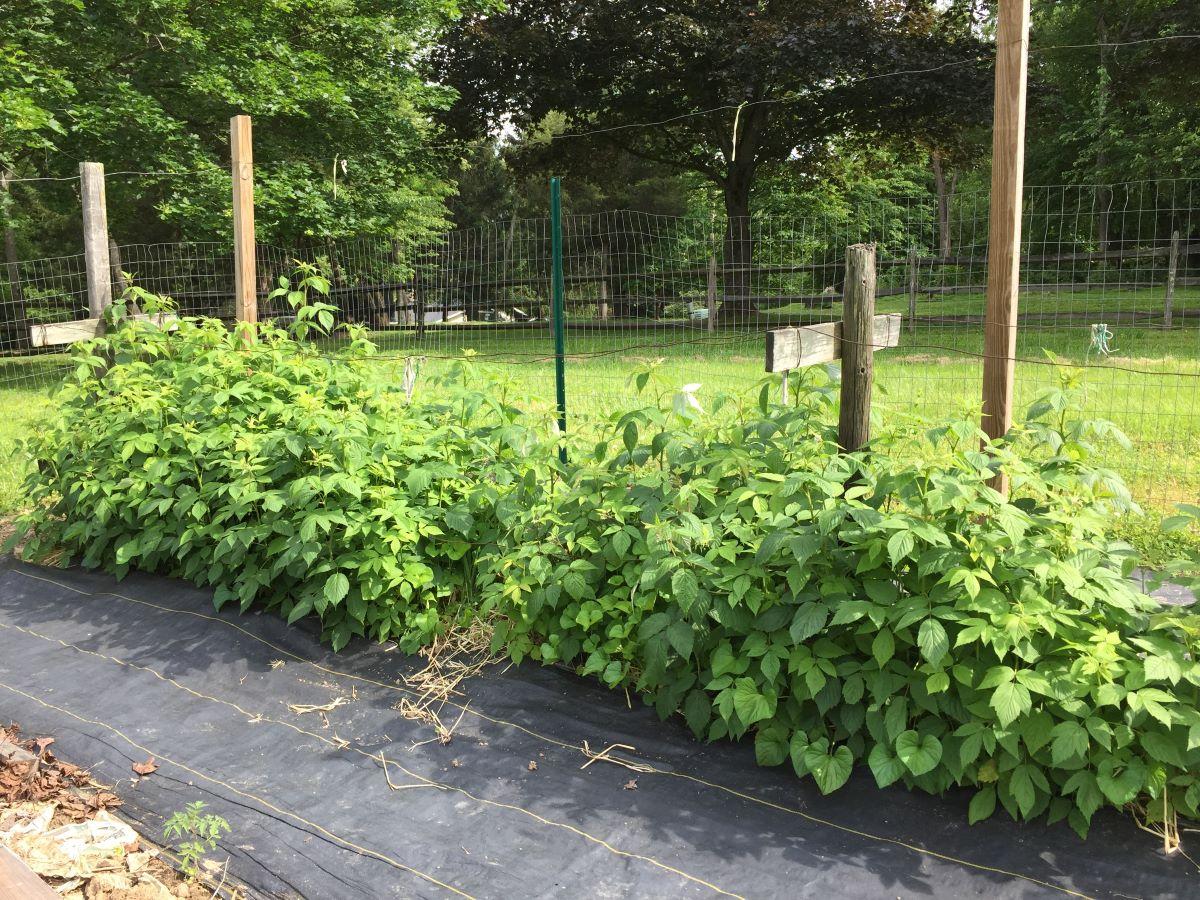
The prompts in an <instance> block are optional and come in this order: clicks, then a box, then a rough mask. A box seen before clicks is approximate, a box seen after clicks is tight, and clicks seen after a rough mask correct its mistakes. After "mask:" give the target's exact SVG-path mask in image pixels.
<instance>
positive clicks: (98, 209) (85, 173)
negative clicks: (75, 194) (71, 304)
mask: <svg viewBox="0 0 1200 900" xmlns="http://www.w3.org/2000/svg"><path fill="white" fill-rule="evenodd" d="M79 194H80V197H81V199H82V201H83V262H84V265H85V267H86V268H87V286H88V312H89V314H90V316H91V318H93V319H97V318H99V317H100V316H102V315H103V314H104V310H105V308H106V307H108V306H110V305H111V304H112V268H111V266H110V263H109V258H108V212H107V210H106V208H105V203H104V165H103V164H102V163H98V162H82V163H80V164H79Z"/></svg>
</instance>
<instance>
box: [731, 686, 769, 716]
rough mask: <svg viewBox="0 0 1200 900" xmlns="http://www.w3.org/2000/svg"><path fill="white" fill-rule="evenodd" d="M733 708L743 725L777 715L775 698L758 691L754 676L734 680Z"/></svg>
mask: <svg viewBox="0 0 1200 900" xmlns="http://www.w3.org/2000/svg"><path fill="white" fill-rule="evenodd" d="M733 708H734V709H735V710H736V711H737V714H738V718H739V719H741V720H742V724H743V725H753V724H754V723H755V722H761V721H762V720H763V719H769V718H771V716H773V715H775V702H774V700H773V699H771V698H768V697H766V696H764V695H763V694H760V693H759V692H758V686H757V685H755V683H754V679H753V678H739V679H738V680H737V681H736V682H734V686H733Z"/></svg>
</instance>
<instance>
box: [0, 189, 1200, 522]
mask: <svg viewBox="0 0 1200 900" xmlns="http://www.w3.org/2000/svg"><path fill="white" fill-rule="evenodd" d="M1198 207H1200V191H1198V185H1197V183H1195V182H1192V181H1186V180H1161V181H1153V182H1137V183H1130V184H1123V185H1101V186H1088V187H1079V186H1069V187H1068V186H1058V187H1032V188H1028V189H1027V190H1026V198H1025V217H1024V227H1023V242H1022V275H1021V296H1020V315H1019V319H1018V323H1017V326H1016V327H1017V351H1016V357H1017V363H1016V371H1017V380H1016V399H1017V404H1018V407H1021V406H1024V405H1026V404H1027V403H1028V402H1029V401H1031V400H1032V398H1033V397H1034V396H1035V395H1036V393H1037V392H1038V391H1039V390H1041V389H1043V388H1045V387H1047V386H1052V385H1054V384H1056V383H1057V382H1058V378H1059V374H1058V370H1057V369H1056V367H1055V365H1054V364H1053V363H1054V362H1055V361H1057V362H1059V363H1062V364H1063V365H1064V366H1065V367H1066V369H1065V370H1066V371H1067V372H1069V373H1070V374H1072V375H1073V377H1074V378H1076V379H1077V380H1078V382H1079V386H1080V390H1081V392H1082V396H1083V398H1084V401H1085V411H1086V413H1087V414H1088V415H1092V416H1096V417H1102V418H1107V419H1111V420H1113V421H1114V422H1116V423H1117V424H1118V425H1119V426H1120V427H1121V428H1122V429H1123V430H1124V431H1125V432H1126V434H1128V435H1129V437H1130V438H1131V439H1132V440H1133V441H1134V444H1135V449H1134V451H1133V452H1129V451H1122V450H1120V449H1118V448H1116V447H1115V446H1114V447H1109V448H1106V449H1105V451H1104V452H1105V457H1104V462H1105V463H1106V464H1108V465H1110V466H1111V467H1112V468H1114V469H1116V470H1117V471H1119V472H1120V473H1121V474H1122V475H1123V476H1124V477H1125V478H1126V479H1127V480H1128V481H1129V482H1130V484H1131V486H1132V488H1133V490H1134V493H1135V496H1136V497H1138V499H1139V500H1141V501H1143V502H1145V503H1149V504H1151V505H1157V506H1166V505H1168V504H1170V503H1171V502H1174V501H1192V502H1194V501H1196V499H1197V498H1198V497H1200V465H1198V464H1197V462H1196V460H1197V459H1200V408H1198V405H1197V393H1198V391H1200V277H1198V276H1200V212H1198ZM987 239H988V198H987V196H986V194H975V193H969V194H966V193H964V194H960V195H958V196H955V197H952V198H946V200H945V202H944V203H942V204H939V203H938V202H937V200H936V199H933V198H929V197H925V196H922V197H919V198H912V199H902V200H895V201H882V200H878V201H872V202H864V203H857V204H846V205H844V206H842V207H840V208H838V209H837V210H836V211H831V212H829V213H826V214H822V215H803V216H802V215H797V216H794V217H788V216H756V217H752V218H750V219H746V220H733V221H727V220H725V219H724V218H723V217H719V216H714V215H708V216H690V217H671V216H658V215H649V214H645V213H637V212H630V211H613V212H606V213H598V214H589V215H568V216H565V217H564V219H563V248H564V253H563V257H564V258H563V263H564V276H565V277H564V281H565V285H566V295H565V326H566V331H567V347H566V352H567V356H568V362H567V376H566V377H567V392H568V393H567V396H568V400H567V404H568V415H569V418H570V421H571V427H575V428H586V427H588V423H589V421H594V420H595V418H596V417H598V416H604V415H609V414H611V413H612V412H613V411H614V410H616V409H620V408H622V407H625V406H628V405H629V404H630V403H632V402H633V393H634V389H633V387H632V385H631V382H630V376H631V374H633V373H636V372H637V371H640V370H642V369H645V368H647V367H649V366H651V365H656V366H657V369H658V371H659V373H660V376H661V378H662V379H664V380H665V381H666V383H668V384H674V385H677V386H678V385H683V384H699V385H700V387H699V389H698V391H697V396H698V397H699V398H700V399H701V401H702V402H703V401H704V399H705V398H706V397H709V398H711V397H712V396H713V394H715V393H716V392H718V391H738V390H749V389H750V388H752V387H753V386H754V385H756V384H757V383H759V382H760V381H761V379H762V378H763V377H764V372H763V368H764V332H765V331H766V330H767V329H769V328H773V327H780V326H783V325H808V324H815V323H820V322H827V321H835V320H839V319H841V318H842V310H841V296H842V288H843V278H844V259H845V249H846V247H847V246H848V245H849V244H852V243H857V242H862V241H870V242H874V243H875V244H876V245H877V248H878V260H879V266H878V270H879V283H878V300H877V312H880V313H883V312H894V313H899V314H901V316H902V317H903V328H902V334H901V339H900V345H899V346H898V347H896V348H891V349H886V350H882V351H880V353H879V354H878V355H877V357H876V376H877V392H876V396H875V406H876V408H877V409H878V410H879V414H880V415H881V416H883V417H887V416H889V415H900V414H904V413H909V412H915V413H919V414H921V415H924V416H926V417H929V418H934V419H941V418H945V417H946V416H948V415H952V414H963V415H974V416H977V415H978V409H979V405H980V397H981V381H982V362H983V360H982V354H983V317H984V306H985V299H984V295H985V285H986V271H987V267H986V253H987ZM550 245H551V234H550V225H549V220H548V219H512V220H508V221H502V222H496V223H494V224H491V225H487V226H482V227H479V228H473V229H467V230H461V231H454V232H450V233H447V234H443V235H439V236H438V237H437V238H435V239H432V240H429V241H426V242H424V243H422V244H418V245H415V246H414V245H407V244H402V243H400V242H398V241H391V240H388V239H385V238H364V239H359V240H353V241H337V242H335V241H323V242H321V241H318V242H314V243H312V244H310V245H308V246H306V247H303V248H281V247H273V246H266V245H260V246H259V248H258V256H257V265H258V288H259V294H260V299H259V304H260V316H262V317H269V316H286V315H287V314H288V312H289V311H288V310H287V309H286V308H285V306H281V305H280V304H279V301H277V300H269V299H268V295H269V293H270V291H271V289H272V288H273V287H274V286H275V284H276V283H277V281H278V278H279V277H280V276H282V275H287V274H289V273H290V272H291V271H292V269H293V268H294V266H295V264H296V261H297V260H307V261H313V262H320V263H321V264H322V265H323V266H324V267H325V270H326V271H327V272H328V274H329V275H330V278H331V282H332V291H331V294H332V300H333V302H335V303H336V304H337V305H338V306H339V307H340V309H341V311H342V317H343V318H344V319H345V320H347V321H353V322H359V323H362V324H365V325H366V326H368V327H369V328H370V329H371V330H372V332H373V337H374V339H375V340H376V341H377V343H378V344H379V345H380V347H381V349H382V352H383V354H384V355H385V356H387V357H392V358H395V359H404V358H410V359H413V360H420V366H421V368H422V370H423V371H424V372H426V373H429V372H433V371H436V370H437V369H438V367H440V366H445V365H447V364H448V362H447V361H448V360H449V359H452V358H456V357H458V356H461V354H462V353H463V352H464V351H467V350H470V351H473V352H474V354H475V358H476V361H477V363H478V364H479V365H480V366H483V367H485V368H489V369H490V370H492V371H493V372H496V373H499V374H501V375H502V376H503V377H504V378H505V379H506V380H508V381H509V382H510V383H511V385H512V391H513V393H512V394H511V396H514V397H518V398H520V399H521V400H523V401H524V402H525V403H526V404H527V405H531V406H533V407H535V408H542V409H545V410H547V411H549V410H551V409H552V407H553V404H554V379H553V353H554V350H553V341H552V336H551V328H550V318H551V293H550V284H551V253H550ZM112 257H113V283H114V290H116V291H119V290H121V288H122V287H123V285H124V284H125V283H126V279H127V277H131V278H132V279H133V280H134V281H135V283H137V284H138V285H139V286H140V287H142V288H145V289H146V290H149V291H152V292H155V293H160V294H165V295H169V296H171V297H172V298H173V299H174V300H175V301H176V302H177V303H178V304H179V305H180V308H181V310H182V311H183V312H184V313H186V314H189V315H210V316H220V317H223V318H227V319H228V318H232V315H233V297H232V283H233V256H232V250H231V247H229V246H225V245H220V244H197V243H187V244H168V245H162V244H160V245H126V246H121V247H116V246H114V247H113V248H112ZM122 273H129V274H128V276H126V275H125V274H122ZM4 274H5V278H4V280H0V325H2V330H0V409H3V408H4V407H5V406H9V407H11V408H17V407H20V408H21V409H31V408H33V407H34V406H36V403H34V401H33V399H31V398H32V397H33V395H34V394H37V395H38V396H40V397H42V398H43V399H42V400H40V401H38V402H41V403H44V402H45V400H44V397H45V390H44V389H45V388H47V387H51V386H52V385H53V384H54V383H56V380H57V379H58V378H59V377H60V374H61V371H62V368H63V366H64V361H65V354H64V348H63V347H61V346H52V347H44V348H38V347H34V346H32V345H31V340H30V334H31V332H32V331H33V330H34V326H36V325H40V324H45V323H52V322H65V321H72V320H75V319H81V318H86V317H87V315H88V312H87V310H88V302H87V279H86V273H85V267H84V262H83V257H82V256H67V257H59V258H56V259H43V260H35V261H31V262H12V263H9V265H7V267H6V269H5V273H4ZM393 371H394V367H392V368H390V369H389V368H388V367H386V366H384V367H381V372H387V373H388V374H387V375H386V376H384V375H381V377H392V373H393ZM0 476H2V473H0Z"/></svg>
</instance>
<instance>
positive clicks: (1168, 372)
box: [0, 288, 1200, 550]
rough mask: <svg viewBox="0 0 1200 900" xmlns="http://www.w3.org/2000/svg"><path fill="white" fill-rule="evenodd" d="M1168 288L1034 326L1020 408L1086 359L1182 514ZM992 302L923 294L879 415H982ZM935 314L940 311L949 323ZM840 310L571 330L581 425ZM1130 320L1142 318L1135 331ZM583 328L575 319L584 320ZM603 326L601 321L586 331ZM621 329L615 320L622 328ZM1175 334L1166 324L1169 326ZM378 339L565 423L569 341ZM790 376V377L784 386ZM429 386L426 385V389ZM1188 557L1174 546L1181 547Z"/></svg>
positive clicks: (736, 370) (19, 397)
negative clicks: (639, 384)
mask: <svg viewBox="0 0 1200 900" xmlns="http://www.w3.org/2000/svg"><path fill="white" fill-rule="evenodd" d="M1098 304H1099V300H1098V299H1097V297H1096V296H1086V295H1084V294H1083V293H1082V292H1079V293H1078V294H1076V295H1063V294H1054V293H1046V294H1038V293H1030V294H1023V295H1022V297H1021V305H1022V311H1023V313H1025V314H1029V315H1037V314H1042V313H1058V314H1064V313H1068V312H1078V313H1084V312H1087V310H1088V309H1089V307H1095V306H1097V305H1098ZM1161 304H1162V296H1161V290H1160V289H1155V290H1146V291H1124V292H1119V293H1115V294H1114V293H1112V292H1109V293H1106V294H1105V308H1106V312H1105V313H1103V314H1098V313H1097V314H1093V315H1090V316H1083V317H1078V318H1075V319H1072V320H1070V321H1067V320H1066V319H1060V321H1059V322H1058V323H1057V324H1056V323H1053V322H1050V323H1048V322H1039V323H1036V324H1034V323H1032V322H1028V323H1027V324H1026V325H1025V326H1024V327H1022V328H1021V330H1020V331H1019V332H1018V350H1017V356H1018V358H1020V359H1022V360H1029V361H1028V362H1019V363H1018V365H1017V379H1016V402H1017V405H1018V408H1023V407H1025V406H1027V405H1028V403H1029V402H1030V401H1031V400H1032V399H1033V398H1034V397H1035V396H1036V395H1037V393H1038V392H1039V391H1040V390H1042V389H1044V388H1046V387H1049V386H1052V385H1054V384H1056V383H1057V381H1058V374H1057V370H1056V368H1055V367H1054V366H1053V365H1052V364H1049V362H1050V361H1049V359H1048V358H1047V357H1046V354H1045V352H1044V351H1046V350H1048V351H1051V352H1052V353H1054V354H1055V355H1056V356H1057V357H1059V358H1061V359H1064V360H1067V361H1069V362H1073V363H1085V362H1086V363H1088V364H1089V365H1091V366H1094V367H1090V368H1086V369H1076V370H1075V371H1077V372H1078V374H1079V377H1080V382H1081V385H1082V389H1083V397H1084V401H1085V414H1087V415H1090V416H1094V417H1098V418H1105V419H1110V420H1112V421H1113V422H1115V423H1116V424H1117V425H1118V426H1119V427H1120V428H1121V429H1122V430H1123V431H1124V432H1125V433H1126V434H1127V435H1128V436H1129V437H1130V439H1131V440H1132V441H1133V442H1134V449H1133V451H1132V452H1128V451H1123V450H1121V449H1120V448H1119V447H1117V446H1115V445H1112V446H1110V447H1107V448H1105V450H1104V454H1103V462H1104V464H1105V465H1108V466H1110V467H1111V468H1113V469H1115V470H1116V471H1118V472H1119V473H1120V474H1121V475H1122V476H1123V477H1124V478H1125V479H1126V481H1127V482H1128V483H1129V484H1130V486H1131V489H1132V490H1133V492H1134V495H1135V497H1137V498H1138V500H1139V501H1140V502H1141V503H1142V504H1143V505H1144V506H1146V507H1147V508H1148V509H1150V510H1158V511H1162V510H1167V509H1169V508H1170V507H1171V505H1172V504H1173V503H1175V502H1178V501H1189V502H1196V500H1197V499H1198V498H1200V321H1198V320H1197V319H1194V318H1193V319H1188V318H1184V317H1181V318H1180V319H1178V320H1177V322H1176V326H1175V327H1174V328H1172V329H1170V330H1164V329H1163V328H1162V327H1161V325H1160V323H1158V322H1143V321H1138V322H1137V323H1136V324H1133V323H1132V319H1131V315H1132V313H1134V312H1139V311H1140V312H1143V313H1155V314H1158V313H1161ZM906 308H907V299H906V298H904V297H889V298H885V299H883V300H881V301H880V303H879V311H880V312H905V311H906ZM982 309H983V296H982V295H981V294H970V295H956V296H952V297H947V298H942V299H938V300H922V302H921V303H920V305H919V308H918V314H919V316H920V317H923V318H919V320H918V322H917V323H916V328H915V329H914V330H911V331H910V330H909V329H908V328H907V327H905V329H904V331H903V332H902V334H901V339H900V346H899V347H897V348H894V349H889V350H884V351H881V352H880V353H879V354H877V355H876V357H875V360H876V375H877V388H878V390H877V392H876V395H875V402H874V406H875V412H876V415H877V416H878V417H879V419H880V420H881V421H882V422H884V423H886V421H888V420H891V419H895V418H896V417H900V416H908V415H909V414H913V413H915V414H917V415H920V416H922V417H925V418H928V419H933V420H938V419H944V418H948V417H952V416H963V415H966V416H976V415H978V410H979V402H980V401H979V398H980V394H981V381H982V361H981V359H980V358H979V354H980V353H981V352H982V328H981V327H980V326H979V325H978V324H961V323H954V322H947V321H939V320H938V318H941V319H945V318H947V317H952V316H965V315H979V314H981V312H982ZM1175 309H1176V310H1177V311H1178V312H1185V311H1188V310H1191V311H1195V310H1197V309H1200V289H1196V288H1186V289H1180V290H1179V291H1178V292H1177V294H1176V300H1175ZM935 314H936V316H937V317H938V318H935ZM840 315H841V310H840V308H839V307H838V305H836V304H835V305H834V306H833V307H832V308H831V309H828V310H821V311H819V313H812V312H808V311H804V310H789V309H784V310H776V311H773V312H772V313H771V314H770V316H768V317H764V321H760V322H759V323H757V324H756V325H754V326H753V327H746V328H741V329H729V328H725V329H721V330H718V331H717V332H715V333H713V334H709V333H708V332H707V331H705V330H703V328H696V327H686V323H655V324H653V325H651V324H649V323H644V324H646V325H647V327H645V328H644V329H637V330H635V329H620V328H617V327H609V328H605V329H602V330H601V329H596V328H594V327H587V328H578V329H576V328H571V329H569V330H568V334H567V353H568V355H569V357H570V358H569V359H568V361H567V367H566V368H567V407H568V417H569V420H570V427H571V428H572V429H573V430H575V431H576V432H581V431H582V432H586V431H587V430H588V429H589V427H590V426H589V423H590V422H594V421H595V420H596V419H597V418H598V417H601V416H606V415H608V414H610V413H611V412H613V411H614V410H615V409H620V408H621V407H623V406H627V405H629V404H630V403H632V402H633V398H634V389H633V387H632V385H631V384H630V376H631V375H632V374H634V373H636V372H638V371H640V370H643V369H645V368H647V367H648V366H650V365H651V364H652V363H655V362H658V370H659V372H660V374H661V377H662V379H663V382H664V383H666V384H668V385H671V386H673V387H675V386H679V385H683V384H691V383H699V384H700V385H701V388H700V390H699V392H698V396H699V398H700V399H701V401H702V402H704V401H705V400H706V399H711V398H712V397H713V396H714V395H715V394H716V393H717V392H720V391H725V392H737V393H741V394H744V395H747V396H749V395H751V393H752V392H753V391H754V389H755V387H756V385H758V384H760V383H761V381H762V379H763V378H764V377H765V375H764V373H763V371H762V369H763V352H764V344H763V330H764V329H765V328H766V327H771V326H772V325H774V324H779V323H783V322H793V323H804V322H810V321H819V320H828V319H834V318H838V317H840ZM1093 320H1094V321H1104V322H1106V323H1107V324H1108V325H1109V327H1110V329H1111V330H1112V331H1113V332H1114V333H1115V337H1114V339H1113V341H1112V347H1113V355H1112V356H1110V357H1108V358H1105V359H1097V358H1096V357H1095V356H1094V355H1093V354H1091V353H1089V350H1088V346H1089V333H1090V331H1089V327H1088V325H1089V323H1090V322H1091V321H1093ZM1127 323H1129V324H1127ZM572 324H575V323H572ZM580 324H587V325H591V326H594V325H595V324H596V323H594V322H587V323H582V322H581V323H580ZM614 324H615V323H614ZM1156 325H1157V326H1159V327H1155V326H1156ZM374 339H375V340H376V341H377V342H378V343H379V345H380V348H381V352H382V353H383V354H385V356H390V357H395V358H394V359H384V360H381V361H380V362H377V363H373V364H372V365H373V366H375V368H376V371H377V372H378V377H379V378H381V379H385V380H389V381H392V382H394V383H399V382H400V379H401V376H402V372H403V363H402V361H401V360H402V358H403V356H404V355H406V354H423V355H425V356H426V357H427V358H426V361H425V362H424V364H423V368H422V374H423V375H428V374H430V373H432V372H436V371H438V370H439V369H442V368H444V367H445V366H447V365H449V362H448V361H447V359H446V358H447V357H455V356H457V355H459V354H461V352H462V351H463V350H466V349H473V350H475V351H476V352H477V354H478V357H477V363H478V365H480V367H481V368H483V369H485V370H488V371H490V372H493V373H495V374H497V375H499V376H501V377H502V378H503V379H504V381H505V382H506V383H507V388H506V390H507V391H508V396H509V398H510V399H511V400H512V401H513V402H516V403H518V404H520V405H523V406H526V407H529V408H532V409H533V410H535V411H536V412H538V413H539V414H541V415H544V416H545V418H546V420H547V422H549V421H550V420H551V419H552V418H554V364H553V359H552V356H553V345H552V342H551V338H550V333H549V329H548V328H546V327H544V326H541V327H538V328H536V329H498V328H490V327H487V326H481V325H468V326H464V327H460V328H453V329H434V328H431V329H429V330H428V331H427V333H426V336H425V338H424V339H423V340H421V341H419V342H418V340H417V339H416V338H415V337H414V336H413V335H412V334H411V333H407V332H397V331H385V332H378V333H376V334H375V335H374ZM62 363H63V357H62V356H43V357H38V358H36V359H32V360H29V359H26V360H9V361H6V362H3V363H0V511H3V512H11V511H12V510H14V509H16V508H18V507H19V506H20V504H21V490H20V482H21V478H22V477H23V474H24V471H25V464H24V462H23V461H21V460H20V458H19V457H18V456H16V455H15V454H14V452H13V448H14V445H15V442H16V441H17V439H19V438H20V437H21V436H22V435H23V434H25V433H27V432H28V430H29V429H30V428H31V427H33V425H34V424H35V423H36V422H37V421H38V420H39V419H40V418H41V417H43V416H44V415H46V413H47V412H48V411H49V408H50V400H49V394H48V390H49V386H50V385H51V384H52V383H53V382H54V381H55V379H56V378H57V375H56V373H57V372H61V371H62ZM777 381H778V378H777V377H776V383H777ZM421 389H422V387H421V386H420V385H419V386H418V390H421ZM1125 530H1126V531H1127V532H1128V533H1129V534H1130V535H1132V536H1133V537H1134V539H1135V540H1136V541H1137V543H1138V544H1139V545H1143V544H1144V545H1146V546H1147V547H1150V546H1151V544H1152V543H1153V542H1152V540H1151V538H1150V537H1149V536H1148V535H1149V531H1150V530H1148V529H1147V528H1146V527H1145V526H1144V525H1135V526H1129V527H1128V528H1127V529H1125ZM1171 549H1172V550H1173V549H1175V548H1174V546H1172V548H1171Z"/></svg>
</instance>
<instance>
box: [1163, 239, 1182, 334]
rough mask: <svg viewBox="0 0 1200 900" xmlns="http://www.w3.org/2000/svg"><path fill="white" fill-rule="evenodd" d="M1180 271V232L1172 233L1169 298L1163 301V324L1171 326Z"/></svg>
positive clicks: (1168, 265) (1168, 283)
mask: <svg viewBox="0 0 1200 900" xmlns="http://www.w3.org/2000/svg"><path fill="white" fill-rule="evenodd" d="M1178 273H1179V232H1178V231H1173V232H1172V233H1171V255H1170V256H1169V257H1168V258H1167V298H1166V300H1165V302H1164V303H1163V326H1164V327H1165V328H1170V327H1171V317H1172V316H1173V315H1174V308H1175V276H1176V275H1177V274H1178Z"/></svg>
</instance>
